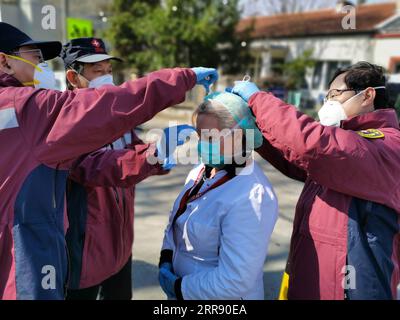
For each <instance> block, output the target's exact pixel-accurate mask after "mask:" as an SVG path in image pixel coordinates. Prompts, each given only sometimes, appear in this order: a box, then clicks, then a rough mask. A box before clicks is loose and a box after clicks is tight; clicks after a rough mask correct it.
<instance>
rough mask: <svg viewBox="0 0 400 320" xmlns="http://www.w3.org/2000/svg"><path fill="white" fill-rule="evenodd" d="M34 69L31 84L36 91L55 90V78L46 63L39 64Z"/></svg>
mask: <svg viewBox="0 0 400 320" xmlns="http://www.w3.org/2000/svg"><path fill="white" fill-rule="evenodd" d="M36 67H37V68H35V74H34V76H33V79H34V80H33V83H34V86H35V88H37V89H56V76H55V75H54V72H53V70H52V69H51V68H50V67H49V65H48V64H47V62H42V63H39V64H38V65H37V66H36Z"/></svg>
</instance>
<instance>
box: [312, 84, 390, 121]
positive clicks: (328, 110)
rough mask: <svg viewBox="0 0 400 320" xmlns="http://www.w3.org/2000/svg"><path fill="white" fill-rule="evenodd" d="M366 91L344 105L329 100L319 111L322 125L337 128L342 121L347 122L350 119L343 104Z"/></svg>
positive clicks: (376, 88)
mask: <svg viewBox="0 0 400 320" xmlns="http://www.w3.org/2000/svg"><path fill="white" fill-rule="evenodd" d="M374 89H375V90H378V89H386V87H383V86H381V87H374ZM364 91H365V90H363V91H361V92H359V93H357V94H356V95H354V96H352V97H351V98H350V99H348V100H346V101H345V102H344V103H340V102H339V101H335V100H327V101H326V102H325V103H324V105H323V106H322V108H321V109H320V110H319V111H318V117H319V120H320V123H321V124H322V125H324V126H336V127H340V122H341V121H342V120H346V119H347V118H348V117H347V115H346V112H345V111H344V108H343V104H345V103H347V102H349V101H350V100H351V99H354V98H355V97H357V96H359V95H360V94H362V93H363V92H364Z"/></svg>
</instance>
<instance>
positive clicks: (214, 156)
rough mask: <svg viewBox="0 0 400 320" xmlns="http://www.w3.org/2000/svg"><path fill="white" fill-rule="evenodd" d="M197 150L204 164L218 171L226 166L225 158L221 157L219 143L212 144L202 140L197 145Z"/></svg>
mask: <svg viewBox="0 0 400 320" xmlns="http://www.w3.org/2000/svg"><path fill="white" fill-rule="evenodd" d="M197 150H198V153H199V157H200V159H201V161H202V162H203V163H204V164H206V165H208V166H210V167H213V168H217V169H220V168H222V167H223V166H225V159H224V156H223V155H221V150H220V145H219V142H213V143H210V142H208V141H203V140H200V141H199V143H198V145H197Z"/></svg>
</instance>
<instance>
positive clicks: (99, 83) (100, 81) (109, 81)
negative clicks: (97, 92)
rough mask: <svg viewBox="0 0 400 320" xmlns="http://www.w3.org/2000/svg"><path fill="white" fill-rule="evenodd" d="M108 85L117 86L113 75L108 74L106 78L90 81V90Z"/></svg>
mask: <svg viewBox="0 0 400 320" xmlns="http://www.w3.org/2000/svg"><path fill="white" fill-rule="evenodd" d="M106 84H109V85H112V86H115V84H114V79H113V76H112V75H111V74H106V75H104V76H101V77H98V78H96V79H93V80H92V81H89V88H100V87H102V86H104V85H106Z"/></svg>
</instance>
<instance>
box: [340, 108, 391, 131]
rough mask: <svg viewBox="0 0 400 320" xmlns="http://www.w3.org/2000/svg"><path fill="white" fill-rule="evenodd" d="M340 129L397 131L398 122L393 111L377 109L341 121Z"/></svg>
mask: <svg viewBox="0 0 400 320" xmlns="http://www.w3.org/2000/svg"><path fill="white" fill-rule="evenodd" d="M341 128H343V129H346V130H353V131H358V130H367V129H379V128H395V129H399V120H398V118H397V115H396V111H395V110H394V109H378V110H375V111H373V112H368V113H365V114H362V115H359V116H355V117H353V118H350V119H347V120H344V121H342V123H341Z"/></svg>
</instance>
